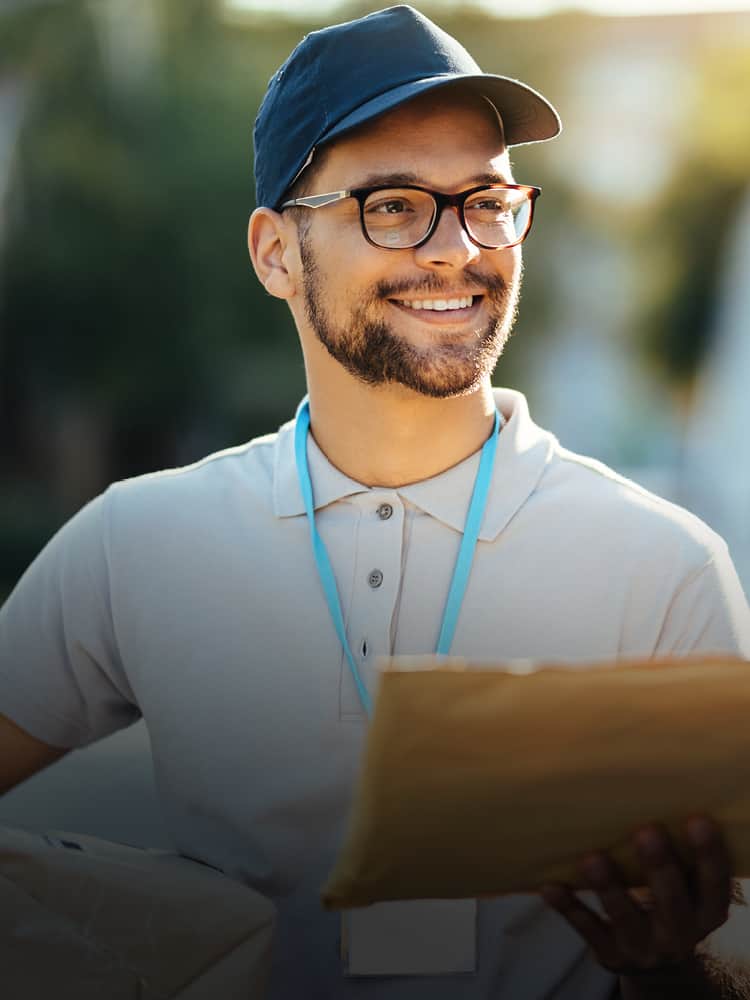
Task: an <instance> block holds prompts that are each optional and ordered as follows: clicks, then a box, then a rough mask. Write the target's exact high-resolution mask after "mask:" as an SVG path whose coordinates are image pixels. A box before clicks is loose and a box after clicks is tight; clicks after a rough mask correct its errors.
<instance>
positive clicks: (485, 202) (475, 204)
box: [468, 198, 510, 213]
mask: <svg viewBox="0 0 750 1000" xmlns="http://www.w3.org/2000/svg"><path fill="white" fill-rule="evenodd" d="M468 207H469V208H470V209H479V211H480V212H497V213H502V212H509V211H510V204H509V203H508V202H507V201H506V200H505V199H504V198H482V199H480V200H479V201H472V202H471V204H470V205H469V206H468Z"/></svg>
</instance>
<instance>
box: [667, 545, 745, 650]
mask: <svg viewBox="0 0 750 1000" xmlns="http://www.w3.org/2000/svg"><path fill="white" fill-rule="evenodd" d="M711 548H712V553H711V557H710V558H709V559H708V561H707V562H706V563H705V564H704V565H703V566H702V567H700V568H699V569H696V570H695V571H694V572H693V573H692V574H691V575H690V576H688V577H687V579H686V580H685V582H684V583H683V584H682V586H681V587H680V588H679V589H678V590H677V592H676V593H675V595H674V597H673V599H672V601H671V603H670V605H669V609H668V611H667V615H666V617H665V620H664V625H663V627H662V631H661V635H660V636H659V642H658V646H657V649H656V650H655V652H656V653H657V654H669V653H676V654H685V655H687V654H690V653H729V654H731V655H734V656H740V657H743V658H744V659H747V660H750V608H748V603H747V598H746V597H745V593H744V591H743V589H742V584H741V583H740V580H739V577H738V575H737V570H736V569H735V567H734V563H733V562H732V559H731V556H730V555H729V550H728V548H727V545H726V542H724V540H723V539H721V538H720V537H719V536H718V535H715V536H714V544H713V545H712V547H711Z"/></svg>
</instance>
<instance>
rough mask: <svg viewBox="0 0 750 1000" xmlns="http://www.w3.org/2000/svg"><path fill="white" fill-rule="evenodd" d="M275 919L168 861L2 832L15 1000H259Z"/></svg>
mask: <svg viewBox="0 0 750 1000" xmlns="http://www.w3.org/2000/svg"><path fill="white" fill-rule="evenodd" d="M274 916H275V909H274V906H273V904H272V903H271V902H270V901H269V900H267V899H265V898H264V897H263V896H261V895H259V894H258V893H257V892H255V891H253V890H252V889H250V888H248V887H247V886H244V885H242V884H240V883H239V882H236V881H233V880H232V879H229V878H228V877H226V876H225V875H223V874H222V873H221V872H218V871H217V870H216V869H213V868H210V867H209V866H207V865H203V864H201V863H199V862H196V861H191V860H189V859H187V858H183V857H181V856H179V855H176V854H171V853H169V852H167V851H160V850H149V849H141V848H137V847H130V846H127V845H125V844H116V843H111V842H109V841H105V840H100V839H98V838H96V837H89V836H84V835H82V834H76V833H65V832H59V831H54V832H48V833H45V834H39V833H30V832H27V831H23V830H18V829H11V828H8V827H0V989H1V990H2V995H3V997H5V998H7V1000H163V998H173V997H174V998H179V1000H217V998H221V1000H240V998H241V1000H261V998H262V996H263V992H264V987H265V983H266V979H267V975H268V972H269V971H270V949H271V941H272V933H273V924H274Z"/></svg>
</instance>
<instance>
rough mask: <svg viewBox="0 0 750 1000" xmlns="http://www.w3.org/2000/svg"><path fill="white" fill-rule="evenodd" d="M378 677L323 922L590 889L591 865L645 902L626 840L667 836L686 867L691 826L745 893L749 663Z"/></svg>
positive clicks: (415, 667) (407, 662)
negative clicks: (353, 914)
mask: <svg viewBox="0 0 750 1000" xmlns="http://www.w3.org/2000/svg"><path fill="white" fill-rule="evenodd" d="M383 666H384V669H383V671H382V673H381V677H380V681H379V688H378V693H377V697H376V703H375V709H374V714H373V719H372V723H371V726H370V729H369V733H368V738H367V742H366V746H365V750H364V754H363V759H362V765H361V772H360V776H359V782H358V787H357V790H356V793H355V798H354V803H353V809H352V813H351V816H350V822H349V828H348V833H347V837H346V840H345V843H344V845H343V848H342V850H341V852H340V854H339V857H338V860H337V863H336V865H335V867H334V870H333V872H332V873H331V875H330V877H329V879H328V882H327V884H326V885H325V887H324V888H323V891H322V901H323V904H324V906H326V907H327V908H329V909H339V908H346V907H354V906H365V905H368V904H370V903H375V902H381V901H385V900H395V899H428V898H438V899H448V898H470V897H475V896H494V895H502V894H504V893H523V892H533V891H535V890H536V889H538V888H539V887H540V886H541V885H542V884H543V883H545V882H551V881H562V882H566V883H568V884H570V885H572V886H574V887H575V888H582V886H581V885H580V883H579V882H578V880H577V863H578V862H580V860H581V858H582V857H583V856H584V855H585V854H586V853H588V852H590V851H593V850H606V851H609V852H611V854H612V856H613V858H614V860H615V861H616V863H618V864H619V866H620V867H621V869H622V871H623V873H624V876H625V878H626V880H627V882H628V884H629V885H631V886H637V885H638V884H639V873H640V869H639V866H638V864H637V861H636V858H635V856H634V854H633V853H632V847H631V843H630V838H631V835H632V833H633V831H634V830H635V829H636V828H638V827H639V826H641V825H644V824H646V823H651V822H656V823H660V824H662V825H663V826H664V827H665V828H666V829H667V831H668V832H669V833H670V834H671V835H672V836H673V838H674V840H675V846H676V848H677V850H678V852H679V853H680V855H681V856H682V858H683V860H686V861H687V860H689V858H690V849H689V846H688V845H687V843H686V841H685V833H684V823H685V821H686V820H687V818H688V817H689V816H690V815H691V814H694V813H696V812H701V813H705V814H707V815H709V816H711V817H712V818H713V819H714V820H715V821H716V822H717V823H719V824H720V826H721V827H722V829H723V831H724V834H725V836H726V838H727V841H728V844H729V848H730V851H731V856H732V861H733V873H734V875H735V876H736V877H738V878H742V877H747V876H748V875H750V784H749V783H748V779H747V769H748V762H749V761H750V662H748V661H745V660H741V659H737V658H733V657H729V656H699V657H696V656H690V657H682V658H679V659H678V658H666V659H653V660H630V661H618V662H614V663H603V664H601V663H600V664H596V663H591V664H586V665H582V664H580V663H579V664H548V665H544V664H533V663H527V662H526V661H519V662H512V663H510V664H507V665H502V664H500V665H490V666H488V665H486V664H471V663H467V662H465V661H462V660H458V659H450V658H437V657H402V658H394V659H391V660H389V661H384V664H383ZM642 882H643V879H642V876H640V883H641V884H642Z"/></svg>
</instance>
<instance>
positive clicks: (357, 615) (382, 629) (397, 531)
mask: <svg viewBox="0 0 750 1000" xmlns="http://www.w3.org/2000/svg"><path fill="white" fill-rule="evenodd" d="M386 497H388V499H386V498H385V497H383V496H382V494H381V498H382V499H380V502H379V503H378V502H377V497H373V496H372V494H370V495H369V496H367V495H363V496H362V497H361V500H360V504H361V508H362V517H361V520H360V523H359V532H358V535H357V551H356V553H353V561H354V565H355V566H356V572H355V579H354V584H353V589H352V601H351V610H350V615H349V619H348V621H347V634H348V636H349V642H350V645H351V649H352V652H353V653H354V656H355V658H356V660H357V666H358V668H359V671H360V674H361V677H362V680H363V681H364V682H365V684H366V685H367V687H368V689H369V690H370V691H371V692H372V693H373V694H374V691H375V674H376V671H377V660H378V658H379V657H381V656H388V655H389V654H390V651H391V646H390V642H391V640H390V634H391V620H392V618H393V614H394V611H395V608H396V602H397V599H398V593H399V586H400V580H399V578H400V567H401V557H402V553H401V548H402V545H403V506H402V504H401V502H400V500H399V498H398V496H397V495H392V496H388V494H386ZM358 499H359V498H355V502H356V500H358ZM374 501H375V502H374ZM339 709H340V716H341V718H350V719H353V718H362V715H363V709H362V705H361V703H360V700H359V695H358V693H357V690H356V686H355V684H354V681H353V679H352V677H351V671H350V668H349V664H348V662H347V661H346V658H345V657H344V658H343V662H342V677H341V695H340V704H339Z"/></svg>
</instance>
